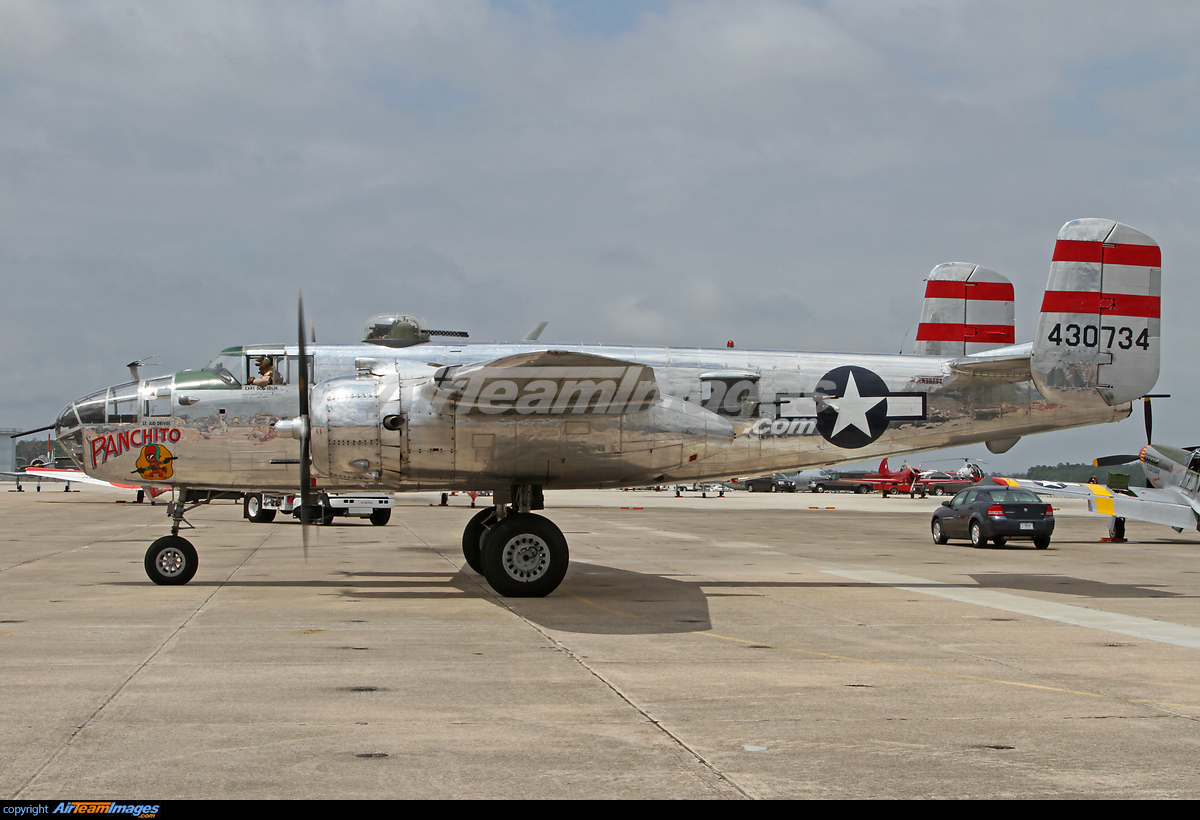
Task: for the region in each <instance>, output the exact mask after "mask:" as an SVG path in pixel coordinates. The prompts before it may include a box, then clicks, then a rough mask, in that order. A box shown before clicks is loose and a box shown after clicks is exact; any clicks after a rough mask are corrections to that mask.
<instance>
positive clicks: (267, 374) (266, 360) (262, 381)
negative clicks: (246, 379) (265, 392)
mask: <svg viewBox="0 0 1200 820" xmlns="http://www.w3.org/2000/svg"><path fill="white" fill-rule="evenodd" d="M255 364H257V365H258V375H257V376H253V377H251V379H250V384H252V385H254V386H255V387H266V386H267V385H269V384H271V383H272V382H273V381H274V380H275V364H274V362H272V361H271V357H270V356H259V357H258V358H257V359H256V360H255Z"/></svg>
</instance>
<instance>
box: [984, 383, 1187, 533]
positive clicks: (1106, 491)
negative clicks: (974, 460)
mask: <svg viewBox="0 0 1200 820" xmlns="http://www.w3.org/2000/svg"><path fill="white" fill-rule="evenodd" d="M1151 398H1166V397H1165V396H1145V397H1144V399H1145V414H1146V441H1147V442H1150V441H1151V427H1152V421H1151V414H1150V399H1151ZM1134 462H1137V463H1140V464H1141V465H1142V472H1144V473H1145V474H1146V480H1147V482H1149V484H1150V486H1149V487H1147V488H1139V487H1131V488H1128V489H1116V488H1113V487H1106V486H1103V485H1100V484H1096V483H1087V484H1076V483H1072V482H1066V481H1037V480H1033V479H1017V478H995V479H993V481H995V482H996V483H998V484H1007V485H1008V486H1010V487H1027V488H1029V489H1031V490H1033V491H1034V492H1037V493H1039V494H1042V495H1051V496H1060V497H1063V498H1083V499H1086V500H1087V502H1088V509H1089V510H1091V511H1092V512H1094V513H1100V514H1101V515H1107V516H1111V518H1110V521H1109V533H1110V536H1111V537H1112V538H1115V539H1120V538H1124V537H1125V520H1126V519H1128V520H1130V521H1146V522H1148V523H1151V524H1163V525H1165V526H1168V527H1171V528H1172V529H1173V530H1175V532H1183V531H1184V530H1200V448H1196V447H1188V448H1181V447H1171V446H1169V445H1165V444H1151V443H1147V444H1146V446H1145V447H1143V448H1142V449H1141V450H1140V451H1139V452H1138V453H1137V455H1114V456H1104V457H1102V458H1098V459H1096V460H1095V461H1093V462H1092V463H1093V464H1094V465H1095V466H1097V467H1114V466H1118V465H1121V464H1130V463H1134Z"/></svg>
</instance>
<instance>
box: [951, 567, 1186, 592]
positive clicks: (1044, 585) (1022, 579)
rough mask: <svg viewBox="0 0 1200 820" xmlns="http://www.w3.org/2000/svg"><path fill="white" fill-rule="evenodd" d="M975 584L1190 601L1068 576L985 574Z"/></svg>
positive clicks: (1148, 589) (1151, 589)
mask: <svg viewBox="0 0 1200 820" xmlns="http://www.w3.org/2000/svg"><path fill="white" fill-rule="evenodd" d="M971 577H972V578H973V579H974V580H975V583H977V584H978V585H979V586H981V587H985V588H987V589H1018V590H1022V591H1025V592H1054V593H1058V594H1060V595H1078V596H1080V597H1083V598H1190V597H1193V596H1190V595H1181V594H1180V593H1178V592H1168V591H1167V590H1165V589H1156V588H1154V587H1147V586H1140V585H1137V584H1107V583H1105V582H1103V581H1093V580H1091V579H1090V578H1073V577H1071V576H1069V575H1010V574H1005V573H999V572H997V573H983V574H979V575H972V576H971Z"/></svg>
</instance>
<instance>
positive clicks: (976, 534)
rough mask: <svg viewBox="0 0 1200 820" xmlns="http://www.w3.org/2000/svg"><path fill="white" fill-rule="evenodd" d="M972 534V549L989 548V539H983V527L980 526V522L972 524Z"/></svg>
mask: <svg viewBox="0 0 1200 820" xmlns="http://www.w3.org/2000/svg"><path fill="white" fill-rule="evenodd" d="M970 534H971V546H972V547H975V548H976V549H982V548H983V547H986V546H987V539H986V538H984V537H983V527H981V526H980V525H979V522H978V521H972V522H971V529H970Z"/></svg>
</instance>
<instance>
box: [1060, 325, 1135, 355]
mask: <svg viewBox="0 0 1200 820" xmlns="http://www.w3.org/2000/svg"><path fill="white" fill-rule="evenodd" d="M1133 333H1134V328H1130V327H1115V326H1113V325H1100V326H1099V327H1097V326H1096V325H1076V324H1070V325H1067V326H1066V327H1065V328H1064V327H1063V325H1062V323H1061V322H1060V323H1058V324H1056V325H1055V326H1054V328H1053V329H1052V330H1051V331H1050V335H1049V336H1047V337H1046V340H1047V341H1050V342H1054V343H1055V344H1056V345H1063V344H1065V345H1066V346H1067V347H1079V346H1080V345H1083V346H1084V347H1105V348H1111V347H1112V346H1113V345H1114V343H1115V344H1116V346H1117V347H1119V348H1121V350H1129V349H1130V348H1131V347H1133V346H1134V345H1137V346H1138V347H1140V348H1141V349H1142V350H1149V349H1150V330H1149V329H1148V328H1142V332H1141V333H1139V334H1138V336H1137V338H1136V339H1135V338H1134V337H1133ZM1101 342H1103V344H1101Z"/></svg>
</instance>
